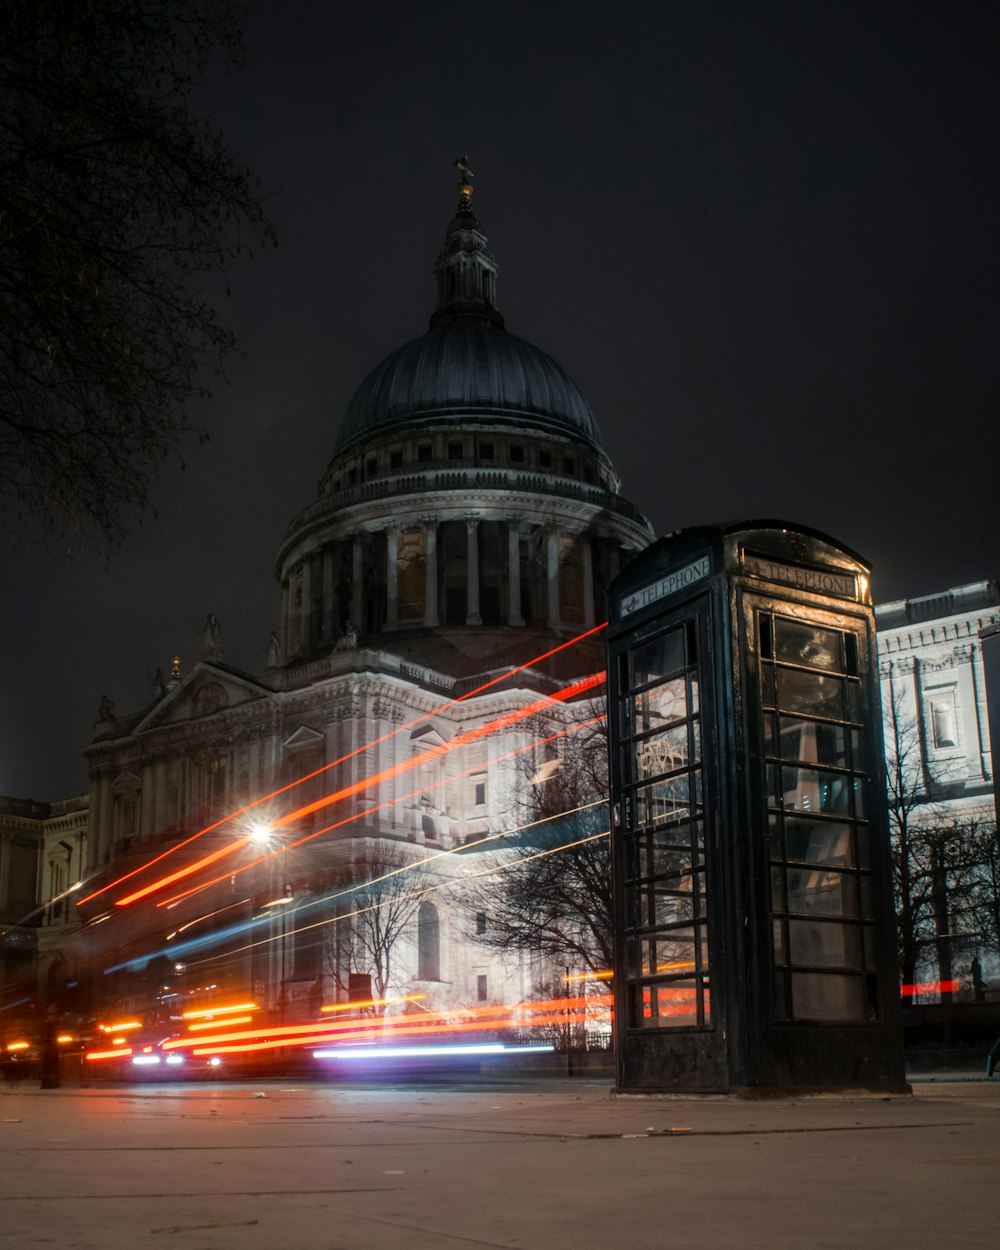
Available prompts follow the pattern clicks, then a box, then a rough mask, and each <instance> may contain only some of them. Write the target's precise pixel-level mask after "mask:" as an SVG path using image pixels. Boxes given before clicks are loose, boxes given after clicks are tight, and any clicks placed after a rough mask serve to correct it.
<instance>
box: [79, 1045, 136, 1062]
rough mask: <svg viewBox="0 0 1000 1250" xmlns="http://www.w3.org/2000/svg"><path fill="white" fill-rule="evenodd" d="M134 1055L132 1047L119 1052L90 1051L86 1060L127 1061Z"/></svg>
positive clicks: (86, 1055)
mask: <svg viewBox="0 0 1000 1250" xmlns="http://www.w3.org/2000/svg"><path fill="white" fill-rule="evenodd" d="M131 1053H132V1047H131V1046H126V1047H122V1048H120V1049H119V1050H89V1051H87V1053H86V1054H85V1055H84V1056H83V1057H84V1059H125V1058H127V1057H128V1056H129V1055H131Z"/></svg>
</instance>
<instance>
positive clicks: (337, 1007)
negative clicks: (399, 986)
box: [320, 994, 427, 1012]
mask: <svg viewBox="0 0 1000 1250" xmlns="http://www.w3.org/2000/svg"><path fill="white" fill-rule="evenodd" d="M426 997H427V995H426V994H403V995H402V996H401V997H399V998H366V999H364V1000H363V1001H360V1002H356V1003H334V1004H332V1005H331V1006H329V1007H320V1011H323V1012H329V1011H359V1010H360V1009H361V1008H362V1007H387V1006H389V1004H390V1003H419V1002H420V1001H421V1000H422V999H424V998H426Z"/></svg>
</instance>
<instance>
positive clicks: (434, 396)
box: [337, 319, 601, 451]
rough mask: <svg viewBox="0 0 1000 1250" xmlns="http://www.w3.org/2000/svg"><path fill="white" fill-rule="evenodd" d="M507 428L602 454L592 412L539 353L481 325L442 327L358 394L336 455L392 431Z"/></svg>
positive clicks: (386, 363)
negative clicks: (443, 424)
mask: <svg viewBox="0 0 1000 1250" xmlns="http://www.w3.org/2000/svg"><path fill="white" fill-rule="evenodd" d="M480 418H482V419H485V420H489V421H491V422H497V421H500V422H510V423H512V424H516V425H518V426H521V427H524V428H527V429H534V430H538V431H540V432H541V431H544V432H547V433H556V434H569V435H571V436H574V437H576V438H577V439H581V438H582V439H584V440H586V441H587V442H588V443H591V444H592V445H594V446H596V447H597V448H598V449H600V448H601V440H600V435H599V433H598V430H597V423H596V422H595V420H594V415H593V413H592V412H591V411H590V406H589V404H588V403H587V401H586V400H585V399H584V398H583V396H582V395H581V394H580V391H579V390H578V389H577V386H576V383H575V382H574V381H573V379H572V378H571V377H570V376H569V374H568V373H566V371H565V370H564V369H563V368H562V367H561V366H560V365H558V364H556V362H555V361H554V360H553V359H552V357H551V356H548V355H546V353H545V352H543V351H540V350H539V349H538V348H537V347H535V346H533V345H532V344H531V343H528V342H526V341H525V340H524V339H520V338H517V336H516V335H513V334H509V333H508V332H507V331H505V330H504V329H502V328H501V327H500V326H497V325H495V324H491V323H489V322H486V321H474V320H472V319H469V320H465V319H454V320H445V321H441V322H439V323H438V324H436V325H434V326H432V328H431V329H430V330H429V331H428V332H427V333H426V334H425V335H423V336H422V337H421V338H418V339H413V340H412V341H411V342H409V343H405V344H404V345H403V346H402V347H400V348H398V349H397V350H396V351H394V352H393V353H392V354H391V355H390V356H387V357H386V358H385V360H383V361H382V363H381V364H380V365H377V366H376V368H374V369H373V370H372V371H371V373H369V375H368V376H367V377H366V378H365V380H364V381H363V382H362V383H361V385H360V386H359V387H358V389H357V391H356V392H355V395H354V398H353V399H352V400H351V402H350V405H349V406H348V409H347V414H346V416H345V418H344V420H343V423H342V424H341V427H340V432H339V436H338V439H337V450H338V451H341V450H343V449H344V448H345V447H346V446H347V445H348V444H349V443H353V442H354V441H355V440H359V439H362V438H367V437H370V436H371V435H373V434H380V433H382V432H383V431H385V430H386V429H388V428H389V427H390V426H394V425H404V424H410V423H412V422H417V421H421V422H425V421H427V420H434V421H441V420H449V419H454V420H456V421H463V422H469V421H476V420H478V419H480Z"/></svg>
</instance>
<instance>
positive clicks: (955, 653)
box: [875, 581, 1000, 819]
mask: <svg viewBox="0 0 1000 1250" xmlns="http://www.w3.org/2000/svg"><path fill="white" fill-rule="evenodd" d="M875 617H876V622H877V625H878V647H879V661H880V663H879V670H880V676H881V679H882V707H883V713H884V717H885V739H886V747H887V750H889V751H891V750H892V749H893V743H894V741H895V740H896V739H897V738H898V739H899V740H900V741H899V745H900V747H901V748H903V749H906V750H908V751H909V753H910V754H911V756H912V758H913V765H914V768H913V783H914V788H915V789H917V790H919V791H921V792H923V793H925V794H926V796H927V798H928V799H930V800H932V801H933V802H934V804H935V805H936V808H937V812H938V814H940V812H942V811H943V812H944V813H945V814H946V815H947V816H948V817H949V818H950V817H958V816H960V815H961V814H963V813H965V812H982V813H984V814H986V815H987V816H988V817H989V818H991V819H992V818H994V816H995V809H994V802H993V757H992V752H991V747H990V729H989V713H988V706H987V696H986V679H985V673H984V666H983V647H982V642H981V640H980V637H979V634H980V631H981V630H983V629H986V628H988V627H990V626H995V625H996V624H998V623H1000V586H998V584H997V583H996V582H993V581H984V582H974V583H972V584H971V585H968V586H960V587H957V588H956V589H953V590H946V591H943V592H941V593H940V594H936V595H926V596H924V597H922V598H919V599H905V600H899V601H897V602H894V603H883V604H881V605H880V606H878V607H877V608H876V609H875ZM894 708H895V710H896V721H895V723H894V720H893V709H894Z"/></svg>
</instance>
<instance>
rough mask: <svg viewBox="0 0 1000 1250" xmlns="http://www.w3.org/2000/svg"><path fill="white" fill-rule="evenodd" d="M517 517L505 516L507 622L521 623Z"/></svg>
mask: <svg viewBox="0 0 1000 1250" xmlns="http://www.w3.org/2000/svg"><path fill="white" fill-rule="evenodd" d="M518 525H519V518H518V517H516V516H512V517H508V518H507V624H508V625H523V624H524V617H523V616H522V615H521V538H520V535H519V533H518Z"/></svg>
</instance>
